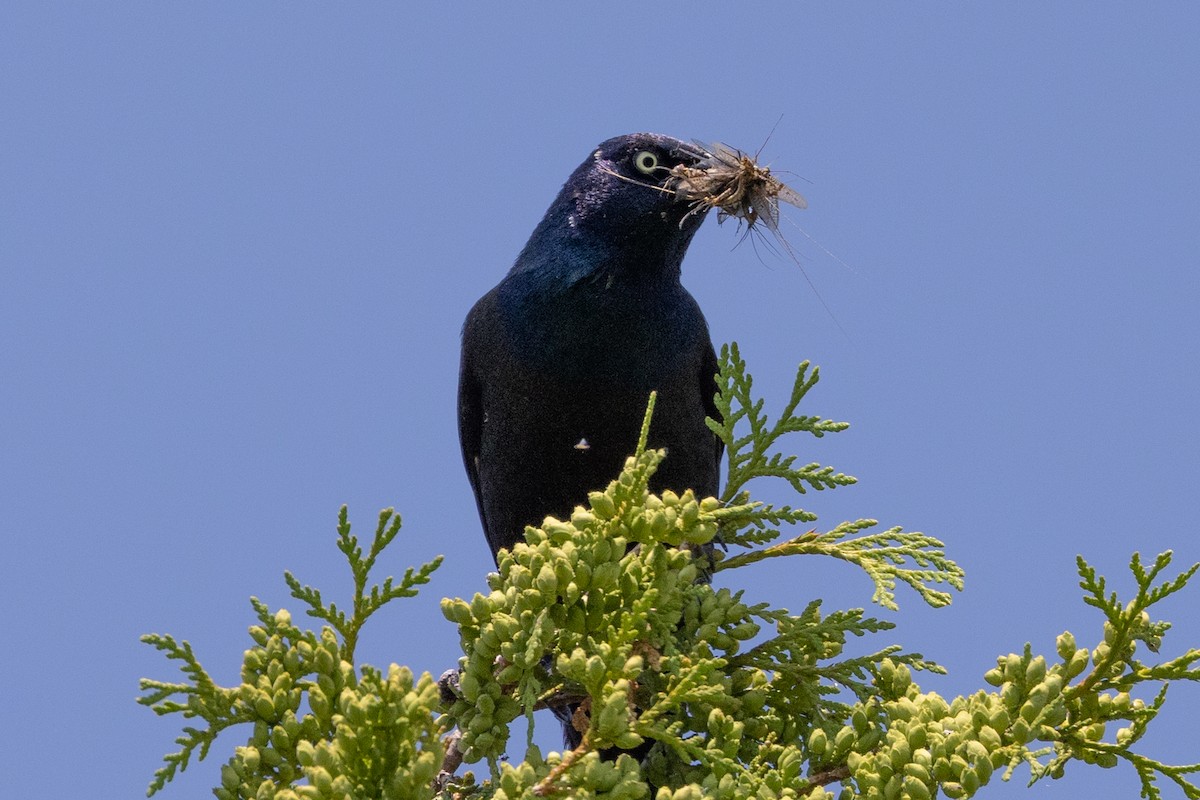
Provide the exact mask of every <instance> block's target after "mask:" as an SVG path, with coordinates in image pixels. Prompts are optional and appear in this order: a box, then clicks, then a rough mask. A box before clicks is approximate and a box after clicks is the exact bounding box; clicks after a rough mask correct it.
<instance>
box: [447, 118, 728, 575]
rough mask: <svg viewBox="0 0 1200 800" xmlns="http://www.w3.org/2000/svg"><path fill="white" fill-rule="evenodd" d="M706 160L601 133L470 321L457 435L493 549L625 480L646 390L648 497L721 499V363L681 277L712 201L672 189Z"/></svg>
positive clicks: (651, 139) (672, 142) (681, 145)
mask: <svg viewBox="0 0 1200 800" xmlns="http://www.w3.org/2000/svg"><path fill="white" fill-rule="evenodd" d="M706 155H707V154H706V153H704V152H703V151H702V150H700V149H699V148H697V147H696V146H693V145H690V144H687V143H685V142H682V141H679V140H677V139H672V138H670V137H667V136H660V135H657V134H650V133H637V134H631V135H627V136H618V137H616V138H613V139H609V140H608V141H606V142H604V143H602V144H601V145H600V146H599V147H597V148H596V150H595V151H594V152H592V154H591V155H589V156H588V158H587V159H586V160H585V161H584V162H583V163H582V164H581V165H580V166H579V167H578V168H577V169H576V170H575V171H574V172H573V173H572V174H571V177H570V178H568V179H567V182H566V184H565V185H564V186H563V188H562V190H561V191H560V192H559V194H558V197H556V198H555V200H554V202H553V203H552V204H551V205H550V208H549V210H548V211H547V212H546V215H545V216H544V217H543V218H542V221H541V222H540V223H538V226H537V228H535V229H534V231H533V235H532V236H530V237H529V242H528V243H527V244H526V245H525V248H524V249H523V250H522V251H521V253H520V255H518V256H517V260H516V263H515V264H514V265H513V267H512V269H511V270H510V271H509V273H508V275H507V276H505V278H504V279H503V280H502V281H501V282H500V283H499V285H497V286H496V287H495V288H494V289H492V290H491V291H490V292H488V293H487V294H486V295H484V296H483V298H482V299H480V300H479V302H477V303H476V304H475V306H474V308H472V309H471V311H470V313H469V314H468V315H467V320H466V323H465V325H464V327H463V348H462V365H461V372H460V377H459V392H458V427H459V438H460V440H461V444H462V453H463V461H464V462H465V464H466V468H467V475H468V477H469V478H470V481H471V488H472V489H473V490H474V492H475V501H476V503H477V504H478V507H479V516H480V518H481V520H482V522H483V529H484V533H485V534H486V535H487V541H488V544H489V546H490V547H491V550H492V555H493V556H495V555H496V553H497V551H499V550H500V548H509V547H512V546H513V545H514V544H515V543H516V542H518V541H520V540H521V538H522V535H523V532H524V530H525V526H526V525H539V524H541V522H542V519H543V518H544V517H545V516H546V515H553V516H556V517H559V518H565V517H567V516H568V515H569V514H570V513H571V510H572V509H573V508H574V507H575V506H576V505H578V504H583V503H585V502H586V500H587V493H588V492H589V491H592V490H599V489H603V488H604V487H605V486H606V485H607V484H608V482H609V481H611V480H612V479H613V478H615V477H616V476H617V474H618V473H619V472H620V469H621V466H622V464H623V463H624V459H625V457H626V456H628V455H629V454H630V453H631V452H632V451H633V449H634V447H635V445H636V444H637V439H638V433H639V430H640V427H641V423H642V417H643V415H644V413H645V409H646V401H647V399H648V397H649V394H650V392H651V390H657V391H658V401H657V405H656V407H655V412H654V419H653V421H652V424H651V427H650V435H649V446H651V447H665V448H666V449H667V457H666V459H665V460H664V461H663V462H662V464H661V466H660V467H659V470H658V472H657V473H656V474H655V475H654V476H653V478H652V479H651V483H650V489H651V491H655V492H661V491H662V490H664V489H672V490H674V491H676V492H682V491H683V490H685V489H689V488H690V489H693V490H695V492H696V494H697V496H699V497H707V496H709V495H715V494H716V493H717V489H718V486H717V481H718V470H719V463H720V458H721V443H720V441H719V440H718V439H717V438H716V436H714V435H713V433H712V431H710V430H709V429H708V428H707V426H706V425H705V423H704V418H705V416H711V417H714V418H716V417H717V410H716V408H715V406H714V404H713V395H714V393H715V392H716V382H715V378H714V376H715V374H716V372H717V360H716V356H715V354H714V352H713V347H712V342H711V341H710V339H709V334H708V325H707V323H706V322H705V320H704V316H703V314H701V313H700V308H699V306H698V305H697V304H696V301H695V300H694V299H693V298H692V296H691V295H690V294H689V293H688V291H687V290H686V289H684V288H683V286H682V285H681V284H680V282H679V274H680V265H681V263H682V261H683V256H684V254H685V253H686V251H687V248H688V244H689V243H690V242H691V240H692V236H693V235H694V234H695V232H696V230H697V228H699V226H700V223H701V222H702V221H703V218H704V214H705V212H706V211H707V210H708V209H707V207H698V206H696V205H689V204H687V203H684V202H680V201H679V200H678V199H677V195H676V193H675V192H674V191H672V190H671V189H670V186H671V180H672V179H671V171H672V169H673V168H676V167H678V166H680V165H683V166H686V167H695V166H696V165H698V164H701V163H702V162H703V159H704V158H705V156H706Z"/></svg>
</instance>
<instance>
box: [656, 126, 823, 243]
mask: <svg viewBox="0 0 1200 800" xmlns="http://www.w3.org/2000/svg"><path fill="white" fill-rule="evenodd" d="M700 149H701V150H702V152H703V157H702V158H701V159H700V160H699V161H697V162H696V163H695V164H692V165H688V164H679V165H677V166H676V167H674V168H672V170H671V177H670V179H669V180H668V182H667V184H666V188H668V189H670V190H672V191H674V192H675V196H676V198H678V199H679V200H681V201H683V202H685V203H688V204H689V207H690V211H689V212H688V213H689V215H691V214H703V213H704V212H705V211H708V210H709V209H710V208H715V209H717V221H718V222H723V221H724V220H725V219H727V218H728V217H735V218H737V219H738V220H740V221H744V222H745V223H746V226H747V227H749V228H754V226H755V225H758V224H761V225H763V226H764V227H765V228H766V229H767V230H769V231H771V233H773V234H775V235H776V236H778V235H779V204H780V202H784V203H787V204H789V205H792V206H795V207H796V208H807V207H808V202H807V201H805V199H804V198H803V197H802V196H801V195H800V194H799V193H798V192H796V191H794V190H793V189H791V188H789V187H788V186H787V185H786V184H784V183H783V181H781V180H779V179H778V178H776V177H774V176H773V175H771V170H770V168H769V167H765V166H761V165H759V163H758V162H757V161H755V159H754V158H753V157H751V156H749V155H747V154H746V153H743V152H742V151H741V150H735V149H734V148H732V147H729V146H728V145H724V144H720V143H717V144H714V145H712V146H711V147H704V146H701V148H700Z"/></svg>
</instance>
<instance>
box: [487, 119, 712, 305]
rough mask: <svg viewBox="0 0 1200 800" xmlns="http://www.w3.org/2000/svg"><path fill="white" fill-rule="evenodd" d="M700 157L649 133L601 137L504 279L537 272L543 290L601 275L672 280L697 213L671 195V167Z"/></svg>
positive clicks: (671, 140)
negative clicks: (603, 139)
mask: <svg viewBox="0 0 1200 800" xmlns="http://www.w3.org/2000/svg"><path fill="white" fill-rule="evenodd" d="M706 155H707V154H706V153H705V152H704V151H703V150H701V149H700V148H698V147H697V146H696V145H693V144H689V143H687V142H683V141H680V140H679V139H674V138H671V137H670V136H662V135H659V134H654V133H634V134H628V135H625V136H617V137H615V138H612V139H609V140H608V141H606V142H603V143H601V144H600V146H599V147H597V148H596V149H595V150H594V151H593V152H592V153H591V154H590V155H589V156H588V158H587V159H585V160H584V162H583V163H582V164H580V165H579V167H578V168H576V170H575V171H574V172H572V173H571V177H570V178H568V179H567V182H566V183H565V184H564V185H563V187H562V190H561V191H560V192H559V193H558V197H556V198H555V200H554V202H553V203H552V204H551V205H550V208H549V209H548V210H547V211H546V215H545V217H543V218H542V221H541V222H540V223H539V224H538V226H537V228H536V229H535V230H534V232H533V235H532V236H530V238H529V242H528V243H527V244H526V245H525V248H524V249H523V250H522V251H521V254H520V255H519V256H518V257H517V261H516V263H515V264H514V266H513V268H512V271H511V272H510V273H509V274H510V277H516V276H519V275H529V276H530V277H533V276H536V277H537V278H538V279H539V281H540V286H541V287H542V288H543V290H545V291H562V290H564V289H566V288H568V287H570V286H572V285H574V284H576V283H578V282H579V281H582V280H596V279H598V278H600V277H601V276H604V277H605V279H606V280H621V279H633V278H636V279H638V280H645V279H652V280H657V279H666V280H678V277H679V269H680V264H681V262H682V261H683V256H684V253H685V252H686V251H687V247H688V244H689V243H690V242H691V239H692V236H693V234H695V232H696V229H697V228H699V227H700V223H701V222H702V221H703V220H704V213H703V212H701V213H695V210H694V209H693V208H691V207H690V206H689V204H688V203H685V202H681V201H680V200H679V199H678V195H677V193H676V191H675V189H674V188H673V178H672V170H673V169H674V168H676V167H678V166H680V165H684V166H695V165H696V164H698V163H700V162H701V160H703V159H704V158H705V157H706ZM689 212H690V213H689Z"/></svg>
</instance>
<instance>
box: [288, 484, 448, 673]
mask: <svg viewBox="0 0 1200 800" xmlns="http://www.w3.org/2000/svg"><path fill="white" fill-rule="evenodd" d="M337 530H338V540H337V546H338V549H339V550H341V551H342V553H343V555H345V556H346V561H347V562H348V563H349V565H350V572H351V574H352V575H353V576H354V599H353V603H352V606H351V607H352V609H353V612H352V614H351V616H347V615H346V612H344V611H342V610H341V609H340V608H338V607H337V604H336V603H330V604H329V605H328V606H326V605H325V604H324V603H323V602H322V600H321V593H320V592H319V591H318V590H316V589H314V588H313V587H311V586H305V585H303V584H301V583H300V581H299V580H298V579H297V578H296V577H295V576H294V575H292V573H291V572H284V573H283V577H284V580H286V581H287V585H288V587H289V588H291V590H292V597H295V598H296V599H297V600H300V601H302V602H304V603H306V604H307V605H308V606H309V608H308V610H307V614H308V615H309V616H310V617H316V618H317V619H323V620H325V621H326V622H328V623H329V624H330V625H331V626H333V629H334V630H336V631H337V632H338V633H339V634H341V636H342V658H343V659H345V660H346V661H350V662H353V661H354V648H355V646H356V645H357V644H358V632H359V631H360V630H362V627H363V625H364V624H366V621H367V618H368V617H370V616H371V615H372V614H374V613H375V612H376V611H378V610H379V609H380V608H382V607H383V606H384V604H386V603H388V602H390V601H392V600H395V599H397V598H400V597H414V596H415V595H416V594H417V590H416V588H415V587H417V586H421V585H424V584H426V583H428V582H429V577H430V575H432V574H433V572H434V570H436V569H437V568H438V567H440V566H441V564H442V556H437V557H435V558H434V559H433V560H432V561H430V562H429V563H428V564H423V565H422V566H421V567H420V568H418V569H417V571H416V572H414V571H413V568H412V567H408V568H407V569H406V570H405V571H404V577H403V578H402V579H401V580H400V585H399V586H395V585H393V578H392V577H391V576H389V577H387V578H386V579H385V580H384V582H383V584H382V585H375V586H372V587H371V590H370V592H369V593H368V592H367V589H366V587H367V576H368V574H369V573H370V571H371V568H372V567H374V566H375V559H376V558H378V557H379V554H380V552H382V551H383V549H384V548H385V547H387V546H388V545H389V544H391V542H392V540H393V539H395V538H396V534H398V533H399V532H400V515H399V514H397V513H396V512H395V510H394V509H391V508H385V509H384V510H383V511H380V512H379V524H378V525H377V526H376V528H375V536H374V538H372V540H371V548H370V550H368V551H367V555H366V557H365V558H364V557H363V551H362V547H360V546H359V544H358V537H356V536H353V535H352V534H351V533H350V521H349V519H348V517H347V510H346V506H342V508H341V510H340V511H339V512H338V529H337Z"/></svg>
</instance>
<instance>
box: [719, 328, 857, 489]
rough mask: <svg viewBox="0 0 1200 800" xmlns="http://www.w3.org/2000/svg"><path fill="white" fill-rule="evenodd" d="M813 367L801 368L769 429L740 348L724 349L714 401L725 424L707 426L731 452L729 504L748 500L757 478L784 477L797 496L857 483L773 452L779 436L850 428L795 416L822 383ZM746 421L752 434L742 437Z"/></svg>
mask: <svg viewBox="0 0 1200 800" xmlns="http://www.w3.org/2000/svg"><path fill="white" fill-rule="evenodd" d="M809 366H810V364H809V362H807V361H804V362H802V363H801V364H800V367H799V368H798V370H797V372H796V380H795V382H794V385H793V388H792V394H791V397H790V398H789V399H788V402H787V404H786V405H785V406H784V407H783V411H782V412H781V414H780V416H779V419H778V420H777V421H776V422H775V424H774V425H771V424H769V420H768V418H767V415H766V414H764V413H763V401H762V400H761V399H760V400H756V399H755V398H754V396H753V394H752V389H753V386H754V380H753V378H751V376H750V374H749V373H748V372H747V371H746V362H745V361H744V360H743V359H742V357H741V354H740V352H739V351H738V346H737V344H736V343H732V344H727V345H723V346H722V347H721V357H720V373H719V374H718V378H717V380H718V393H717V397H716V405H717V409H718V411H720V413H721V420H720V421H716V420H712V419H710V420H709V421H708V426H709V428H711V429H712V431H713V433H715V434H716V435H717V436H718V437H719V438H720V440H721V441H722V442H724V443H725V447H726V449H727V451H728V466H729V474H728V477H727V478H726V483H725V491H724V492H723V493H722V494H721V499H722V500H723V501H725V502H726V503H734V502H737V503H743V502H745V498H744V497H743V496H742V495H743V492H744V490H745V486H746V484H747V483H749V482H750V481H752V480H754V479H755V478H763V477H774V478H781V479H783V480H785V481H787V483H788V484H789V485H790V486H791V487H792V488H793V489H794V490H795V491H796V492H797V493H799V494H805V493H806V491H807V490H808V489H815V490H817V491H820V490H822V489H832V488H834V487H837V486H848V485H850V484H853V483H855V482H856V479H855V478H853V477H851V476H849V475H844V474H842V473H840V472H836V473H835V472H834V470H833V468H832V467H823V466H821V465H820V464H817V463H815V462H813V463H810V464H804V465H803V466H800V467H795V466H794V464H795V463H796V456H793V455H788V456H785V455H783V454H781V453H778V452H772V450H773V449H774V447H775V445H776V444H777V442H778V441H779V439H780V437H782V436H784V435H786V434H789V433H797V432H804V433H810V434H812V435H813V436H815V437H817V438H821V437H822V436H824V435H825V434H826V433H836V432H838V431H843V430H845V429H846V428H848V427H850V423H848V422H835V421H833V420H829V419H822V418H821V417H817V416H799V415H797V414H796V413H795V411H796V407H797V406H798V405H799V404H800V401H801V400H803V399H804V396H805V395H807V394H808V392H809V390H810V389H812V388H813V387H814V386H816V385H817V381H818V380H820V371H819V370H818V369H817V368H816V367H813V369H812V371H811V372H809ZM743 422H744V423H745V425H746V427H748V428H749V431H748V432H747V433H745V434H744V435H741V436H739V435H738V434H737V430H738V428H739V426H740V425H742V423H743Z"/></svg>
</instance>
